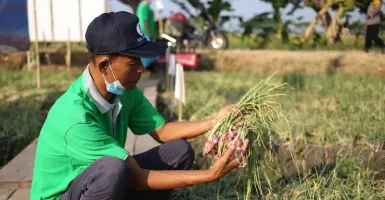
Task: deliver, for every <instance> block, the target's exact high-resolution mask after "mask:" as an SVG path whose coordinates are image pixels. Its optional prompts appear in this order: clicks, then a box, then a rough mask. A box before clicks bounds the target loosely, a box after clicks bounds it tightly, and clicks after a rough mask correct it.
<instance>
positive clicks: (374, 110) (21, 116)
mask: <svg viewBox="0 0 385 200" xmlns="http://www.w3.org/2000/svg"><path fill="white" fill-rule="evenodd" d="M81 72H82V70H81V69H78V70H71V71H64V70H53V69H47V70H43V71H42V78H43V80H44V81H43V83H42V86H43V87H42V89H40V90H35V81H34V78H35V74H34V73H33V72H29V71H25V70H23V71H11V70H1V71H0V84H1V88H0V115H1V119H2V120H1V122H0V137H1V140H0V142H1V143H2V144H1V145H0V146H1V149H0V151H1V154H0V155H2V157H1V158H0V159H1V163H0V164H1V166H2V165H4V164H5V163H6V162H7V161H9V160H10V159H11V158H12V157H14V156H15V155H16V154H17V153H18V152H20V151H21V150H22V149H23V148H24V147H25V146H26V145H27V144H29V143H30V142H31V141H32V140H33V139H34V138H36V137H37V136H38V132H39V130H40V127H41V125H42V123H43V122H44V119H45V116H46V114H47V111H48V110H49V108H50V106H51V105H52V103H53V102H54V101H55V100H56V98H57V97H58V96H59V95H60V94H61V93H62V92H63V91H64V90H65V89H66V88H67V87H68V86H69V84H70V83H71V82H72V81H73V80H74V79H75V78H76V77H77V76H78V75H79V74H80V73H81ZM270 75H271V74H270V73H269V74H262V73H257V72H250V73H246V72H234V71H205V72H186V74H185V78H186V94H187V96H186V102H187V103H186V105H184V107H183V119H184V120H199V119H204V118H207V117H209V116H210V115H212V114H214V113H215V112H216V111H217V110H218V109H219V108H221V107H222V106H224V105H226V104H229V103H235V102H236V101H237V100H238V99H239V98H240V97H241V96H242V95H243V94H244V93H246V92H247V90H248V89H250V88H251V87H253V86H254V85H256V84H258V83H259V82H260V81H262V80H265V79H266V78H267V77H268V76H270ZM145 78H148V77H145ZM273 81H274V82H277V83H283V82H287V83H288V84H289V85H290V86H291V87H285V88H283V89H281V90H280V92H281V93H284V94H286V95H285V96H282V97H279V98H277V99H275V100H276V101H278V102H279V103H280V104H281V105H282V110H283V114H284V115H285V116H286V118H287V119H288V120H289V127H290V128H288V127H287V126H282V129H280V130H279V131H278V132H277V136H279V137H276V138H275V140H274V143H275V145H276V148H275V149H272V154H271V156H267V155H261V157H262V158H261V163H260V167H261V168H260V169H261V170H260V172H259V176H260V180H259V182H260V186H261V188H259V189H258V191H259V193H257V192H256V191H257V190H256V189H255V190H253V193H252V199H255V198H256V197H258V196H260V195H263V196H264V197H265V199H384V198H385V192H384V190H383V188H384V187H385V182H384V179H385V150H384V149H385V146H384V141H385V126H384V121H385V95H384V94H385V79H384V77H383V76H371V75H360V76H357V75H353V74H347V73H346V74H344V73H334V74H332V75H327V74H326V73H318V74H307V75H301V74H295V73H287V74H279V75H276V76H275V78H274V80H273ZM161 86H164V85H161ZM159 88H160V90H159V93H160V96H161V97H163V98H161V99H160V100H163V101H162V102H167V97H168V94H167V92H165V91H164V90H163V88H164V87H159ZM160 102H161V101H160ZM158 109H159V111H160V112H161V113H162V114H164V116H165V117H166V118H167V117H168V116H169V113H168V112H169V110H168V109H165V106H164V105H163V106H162V104H161V103H160V105H159V106H158ZM174 111H176V109H174ZM175 115H176V114H174V116H175ZM10 141H11V142H10ZM191 143H192V145H193V146H194V148H195V152H196V162H195V165H194V168H195V169H202V168H207V167H209V160H205V158H204V157H203V156H202V155H201V152H202V147H203V143H204V138H203V137H200V138H198V139H196V140H193V141H191ZM242 173H243V172H242V169H239V170H238V171H237V172H234V173H232V174H230V175H229V176H226V177H225V178H223V179H222V180H221V181H218V182H214V183H210V184H203V185H197V186H193V187H189V188H184V189H178V190H177V191H176V192H175V193H174V196H173V199H218V198H219V199H224V200H227V199H238V198H239V199H243V198H244V196H243V194H244V193H245V190H246V188H245V187H243V186H244V183H243V182H242V179H240V178H239V177H240V175H242Z"/></svg>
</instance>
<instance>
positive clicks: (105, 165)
mask: <svg viewBox="0 0 385 200" xmlns="http://www.w3.org/2000/svg"><path fill="white" fill-rule="evenodd" d="M96 163H99V164H100V165H101V166H102V167H101V168H100V169H101V171H100V172H101V176H103V177H104V179H105V181H108V182H109V183H112V184H113V185H115V184H116V185H115V186H119V185H128V181H129V170H128V167H127V164H126V163H125V162H124V161H123V160H121V159H118V158H115V157H110V156H105V157H102V158H100V159H99V160H97V161H96Z"/></svg>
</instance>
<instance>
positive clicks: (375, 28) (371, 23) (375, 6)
mask: <svg viewBox="0 0 385 200" xmlns="http://www.w3.org/2000/svg"><path fill="white" fill-rule="evenodd" d="M380 24H381V1H380V0H373V1H372V2H371V3H370V5H369V7H368V10H367V13H366V37H365V52H369V49H370V47H371V46H372V40H374V42H375V44H376V45H377V46H378V47H380V48H381V51H382V53H385V46H384V42H383V41H382V39H381V38H380V37H378V34H379V33H380Z"/></svg>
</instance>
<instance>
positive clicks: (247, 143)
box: [241, 139, 249, 152]
mask: <svg viewBox="0 0 385 200" xmlns="http://www.w3.org/2000/svg"><path fill="white" fill-rule="evenodd" d="M248 145H249V140H248V139H246V140H245V141H243V146H242V148H241V149H242V150H243V152H245V151H246V149H247V146H248Z"/></svg>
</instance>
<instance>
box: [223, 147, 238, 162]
mask: <svg viewBox="0 0 385 200" xmlns="http://www.w3.org/2000/svg"><path fill="white" fill-rule="evenodd" d="M234 152H235V145H234V144H232V145H230V148H229V149H227V151H226V152H225V154H224V155H223V157H222V158H223V159H224V160H226V161H227V160H229V159H230V157H231V156H232V155H233V154H234Z"/></svg>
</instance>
